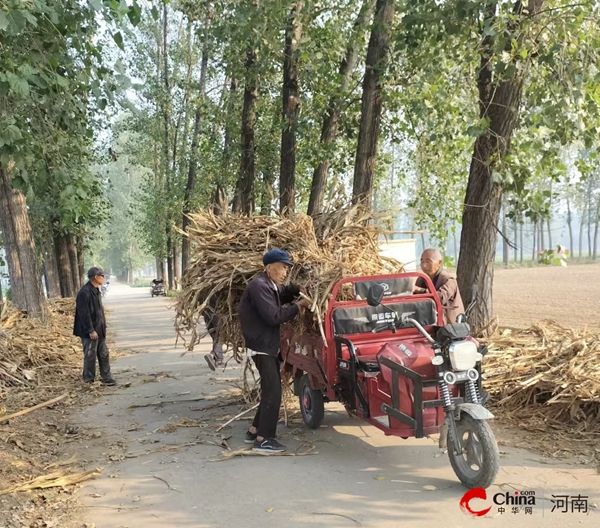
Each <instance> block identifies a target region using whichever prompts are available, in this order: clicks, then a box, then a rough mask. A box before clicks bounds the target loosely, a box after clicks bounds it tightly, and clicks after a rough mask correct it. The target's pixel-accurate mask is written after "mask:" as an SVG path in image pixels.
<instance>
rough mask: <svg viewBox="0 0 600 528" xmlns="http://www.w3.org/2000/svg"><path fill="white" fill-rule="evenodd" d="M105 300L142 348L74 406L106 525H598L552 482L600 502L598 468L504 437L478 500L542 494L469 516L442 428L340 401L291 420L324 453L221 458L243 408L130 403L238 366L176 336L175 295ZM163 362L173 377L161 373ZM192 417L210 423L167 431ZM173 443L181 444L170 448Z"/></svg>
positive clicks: (195, 392)
mask: <svg viewBox="0 0 600 528" xmlns="http://www.w3.org/2000/svg"><path fill="white" fill-rule="evenodd" d="M106 305H107V307H108V308H109V309H110V310H111V314H112V315H111V319H110V328H111V331H112V332H113V335H114V336H115V337H116V342H117V345H118V346H119V347H121V348H125V349H133V350H137V351H142V352H145V353H142V354H135V355H130V356H128V357H124V358H119V359H118V360H116V361H114V362H113V370H114V374H115V376H116V377H117V379H118V380H119V382H121V384H123V383H125V384H129V383H130V384H131V385H130V386H126V387H123V386H121V387H119V388H117V389H115V390H114V391H112V390H111V389H104V390H106V391H107V395H106V396H105V397H103V398H101V399H100V400H99V401H98V403H97V404H96V405H95V406H93V407H92V408H88V409H85V410H84V411H82V412H81V413H80V414H79V415H78V416H75V417H73V419H74V420H76V421H77V422H78V423H79V424H80V426H81V427H82V429H83V430H84V431H86V435H87V439H86V440H85V441H84V442H83V443H81V444H79V449H80V456H81V457H82V458H83V459H85V460H86V461H87V464H88V466H89V467H96V466H98V465H100V466H103V467H104V468H105V470H104V473H103V476H102V477H101V478H99V479H97V480H93V481H89V482H88V483H86V485H85V487H84V488H83V490H82V492H81V493H80V496H81V497H82V499H83V502H84V504H85V506H86V508H87V511H88V517H89V522H90V523H92V522H93V523H94V524H95V526H96V528H124V527H127V528H165V527H167V528H170V527H207V528H209V527H210V528H213V527H218V528H221V527H223V528H229V527H238V526H239V527H245V528H254V527H257V528H258V527H261V528H265V527H267V528H268V527H273V528H278V527H283V526H285V527H291V528H294V527H301V526H302V527H305V526H307V527H355V526H363V527H369V528H388V527H389V528H392V527H393V528H396V527H398V526H410V527H417V528H419V527H427V528H430V527H431V526H442V525H443V526H448V527H463V526H466V525H469V526H471V525H473V526H475V525H479V526H486V525H494V526H507V527H509V526H510V527H520V526H528V527H530V526H536V527H537V526H549V527H556V528H558V527H561V528H562V527H565V526H598V525H600V514H599V513H598V510H597V509H594V510H592V511H591V512H589V513H588V514H587V515H586V514H583V513H558V512H554V513H550V509H551V508H552V503H551V501H550V500H549V498H550V495H551V494H552V493H554V494H559V493H562V494H569V495H575V494H582V495H587V496H589V497H590V499H589V505H590V506H591V504H592V503H600V500H599V497H598V490H599V489H600V485H599V484H600V479H599V476H598V475H597V473H596V471H595V470H594V469H593V468H587V467H582V466H575V465H569V464H567V463H565V462H557V461H553V460H547V459H544V458H543V457H541V456H540V455H538V454H535V453H532V452H528V451H524V450H518V449H511V448H507V447H501V449H502V452H503V455H502V469H501V471H500V474H499V476H498V479H497V484H496V485H495V486H493V487H492V488H490V489H489V490H488V500H487V501H480V500H479V499H476V500H474V501H473V502H472V503H471V505H472V506H473V508H475V509H480V508H484V507H487V506H489V505H491V504H492V503H491V500H490V497H491V496H493V495H494V494H495V493H501V492H502V493H503V492H509V493H514V490H515V489H517V490H534V491H535V492H536V494H537V496H538V501H537V504H536V506H535V507H534V508H533V513H532V515H526V514H525V513H524V512H520V513H518V514H512V513H511V510H510V508H507V512H506V513H503V514H500V513H499V512H498V510H497V508H498V506H495V507H494V508H492V510H491V511H490V513H489V514H488V515H486V516H485V517H482V518H476V517H471V516H466V515H465V514H463V513H462V512H461V511H460V508H459V500H460V498H461V497H462V495H463V494H464V492H465V489H464V488H463V487H462V486H461V485H460V484H459V483H458V481H457V479H456V477H455V475H454V473H453V472H452V470H451V468H450V465H449V463H448V460H447V457H446V456H445V455H440V453H439V450H438V449H437V447H436V444H435V442H434V441H433V440H432V439H422V440H415V439H409V440H401V439H398V438H389V437H385V436H384V435H383V434H382V433H381V432H380V431H379V430H377V429H375V428H373V427H371V426H368V425H365V424H364V423H363V422H360V421H358V420H354V419H350V418H348V416H347V415H346V414H345V412H344V411H343V409H342V408H341V407H340V406H337V405H332V406H330V407H329V410H328V412H327V413H326V417H325V422H324V426H323V427H322V428H321V429H319V430H318V431H315V432H313V431H308V430H306V429H305V428H303V427H302V426H299V425H294V426H292V427H291V428H285V427H284V426H283V425H280V428H279V435H280V437H281V440H282V442H283V443H285V444H287V445H288V448H289V450H291V451H293V450H295V449H296V448H298V447H300V446H301V444H306V443H307V442H309V443H312V444H314V445H315V446H316V451H317V452H318V454H316V455H312V456H303V457H294V456H290V457H244V458H241V457H237V458H235V459H233V460H229V461H225V462H211V461H209V459H210V458H213V457H215V456H217V455H219V454H220V453H221V452H222V451H223V449H221V448H220V447H217V446H213V445H206V444H195V442H196V440H197V439H198V438H204V439H205V440H206V439H211V438H212V440H214V437H209V436H203V432H206V431H209V432H211V431H213V432H214V425H213V424H214V423H222V422H223V420H225V415H228V416H229V415H230V416H233V415H235V414H236V413H237V412H238V411H239V407H237V406H230V407H225V408H221V409H219V408H217V409H215V408H214V403H215V402H210V401H208V402H207V401H197V402H189V401H187V402H183V403H174V404H173V403H164V404H162V405H151V406H147V407H137V408H129V406H130V405H132V404H137V405H144V404H148V403H153V404H156V403H159V402H161V401H163V402H168V401H174V400H186V399H187V400H189V399H193V398H194V397H200V396H209V397H210V396H214V395H221V396H223V395H226V394H227V393H228V391H229V390H231V383H230V382H231V381H232V380H235V379H236V378H238V377H239V376H240V370H239V369H238V368H237V367H236V368H228V369H227V370H226V371H225V372H218V373H216V374H215V373H212V372H211V371H209V369H208V368H207V366H206V363H205V361H204V359H203V355H204V354H205V353H206V352H207V351H208V346H206V345H205V346H201V347H199V348H198V350H197V351H195V352H194V353H193V354H191V353H188V354H186V355H184V356H182V355H181V352H182V351H183V349H182V348H181V346H179V347H176V346H175V345H174V341H175V339H174V332H173V323H172V318H173V312H172V311H170V310H169V309H168V305H169V300H167V299H162V298H160V299H159V298H153V299H151V298H150V295H149V294H148V291H147V290H146V289H131V288H128V287H126V286H121V285H117V284H115V285H114V287H112V289H111V291H110V293H109V296H108V297H107V299H106ZM160 372H163V373H166V374H168V376H172V377H163V376H164V375H165V374H163V376H155V377H153V376H152V374H157V373H160ZM154 378H156V379H157V381H153V379H154ZM218 401H219V400H217V402H218ZM211 405H212V406H213V408H212V409H211V410H208V409H207V410H202V409H203V408H205V407H207V406H211ZM182 418H192V419H194V420H196V421H199V422H203V421H204V422H205V423H206V425H205V427H204V428H198V427H179V428H177V429H176V430H175V431H174V432H165V431H164V430H162V431H159V429H160V428H162V427H164V426H165V425H166V424H167V423H175V422H177V421H179V420H180V419H182ZM247 426H248V422H247V421H237V422H235V423H234V424H233V425H232V426H231V427H227V428H226V429H225V430H224V432H225V433H226V435H231V439H230V440H229V441H228V442H229V445H230V446H231V447H232V448H236V447H241V446H243V445H244V444H243V435H244V432H245V430H246V428H247ZM167 431H168V430H167ZM94 437H99V438H94ZM184 444H192V445H189V446H187V447H185V446H184V447H181V446H183V445H184ZM166 446H169V447H171V448H173V449H172V450H169V451H165V450H164V449H165V447H166ZM145 453H147V454H145ZM542 494H544V495H545V499H544V500H541V496H542Z"/></svg>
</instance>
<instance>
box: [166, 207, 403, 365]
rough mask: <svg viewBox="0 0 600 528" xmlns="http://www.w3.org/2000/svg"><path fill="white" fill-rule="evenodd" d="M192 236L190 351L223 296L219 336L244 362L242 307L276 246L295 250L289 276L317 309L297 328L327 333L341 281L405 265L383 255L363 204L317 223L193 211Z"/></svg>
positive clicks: (183, 314)
mask: <svg viewBox="0 0 600 528" xmlns="http://www.w3.org/2000/svg"><path fill="white" fill-rule="evenodd" d="M190 219H191V225H190V227H189V230H188V236H189V238H190V240H191V243H192V247H193V253H192V262H191V264H190V266H189V268H188V269H187V270H186V272H185V274H184V276H183V279H182V285H183V288H182V292H181V294H180V295H179V297H178V301H177V305H176V316H175V325H176V328H177V332H178V334H179V335H180V336H181V337H182V338H183V339H184V341H185V342H186V346H187V348H188V349H189V350H192V349H193V348H194V346H195V345H196V344H197V343H198V342H199V341H200V338H201V337H203V335H204V334H203V333H202V332H201V331H200V330H199V323H200V319H201V317H202V314H203V312H204V310H205V309H206V306H207V303H208V302H209V301H210V299H211V297H213V296H215V297H216V302H217V304H216V310H217V313H219V314H223V315H224V317H221V320H220V324H219V336H220V340H221V341H222V342H223V343H227V344H228V345H229V346H230V347H231V348H232V349H233V351H234V354H235V357H236V359H238V360H241V357H242V355H241V350H242V348H243V338H242V333H241V329H240V326H239V322H238V317H237V311H238V304H239V301H240V299H241V296H242V293H243V291H244V289H245V288H246V286H247V285H248V283H249V282H250V280H252V278H253V277H254V276H255V275H256V274H257V273H259V272H261V271H262V270H263V264H262V257H263V255H264V253H265V252H266V251H267V250H269V249H272V248H281V249H285V250H286V251H288V252H289V253H290V254H291V256H292V260H293V262H294V263H295V265H294V267H293V268H292V270H291V272H290V274H289V276H288V279H289V280H290V282H293V283H297V284H300V285H302V286H304V287H305V288H306V291H307V292H308V295H309V296H310V298H311V300H312V301H313V305H312V312H311V313H310V314H305V317H304V319H302V320H300V319H299V318H297V319H296V321H295V322H294V324H295V325H296V327H297V329H298V331H301V329H304V330H306V329H308V331H312V332H316V333H319V332H320V329H319V327H320V325H321V322H322V314H324V313H325V310H326V305H327V302H328V300H329V297H330V293H331V290H332V288H333V286H334V284H335V283H336V282H337V281H338V280H340V279H341V278H343V277H348V276H352V275H375V274H381V273H390V272H398V271H401V270H402V264H401V263H399V262H398V261H396V260H394V259H389V258H386V257H381V256H380V255H379V246H378V241H379V235H380V234H381V233H382V232H383V231H382V230H380V229H378V228H375V227H373V225H369V223H371V224H372V221H373V220H374V219H373V217H371V216H370V214H368V213H364V212H362V211H361V210H359V209H358V208H352V209H349V210H344V211H340V212H336V213H331V214H328V215H322V216H320V217H319V218H317V219H316V220H315V221H314V222H313V219H312V218H311V217H309V216H306V215H303V214H296V215H293V216H291V217H288V218H280V217H270V216H251V217H243V216H239V215H234V214H226V215H223V216H214V215H213V214H211V213H209V212H204V211H201V212H199V213H196V214H192V215H191V217H190Z"/></svg>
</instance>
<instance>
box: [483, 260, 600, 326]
mask: <svg viewBox="0 0 600 528" xmlns="http://www.w3.org/2000/svg"><path fill="white" fill-rule="evenodd" d="M599 271H600V267H599V266H598V265H594V264H585V265H573V266H567V267H564V268H563V267H560V266H549V267H544V268H541V267H540V268H523V269H496V273H495V276H494V311H495V314H496V316H497V317H498V320H499V321H498V322H499V324H500V326H507V327H514V328H526V327H528V326H531V324H533V323H535V322H537V321H539V320H541V319H554V320H555V321H556V322H557V323H559V324H560V325H562V326H566V327H573V328H583V327H587V328H589V329H590V330H594V331H600V318H599V317H598V301H599V300H600V280H598V272H599Z"/></svg>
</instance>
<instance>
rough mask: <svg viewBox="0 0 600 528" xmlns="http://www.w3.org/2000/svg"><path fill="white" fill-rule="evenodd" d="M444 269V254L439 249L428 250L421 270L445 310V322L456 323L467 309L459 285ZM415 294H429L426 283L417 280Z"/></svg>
mask: <svg viewBox="0 0 600 528" xmlns="http://www.w3.org/2000/svg"><path fill="white" fill-rule="evenodd" d="M441 268H442V254H441V253H440V252H439V251H438V250H437V249H426V250H425V251H423V254H422V255H421V269H422V270H423V273H425V274H426V275H428V276H429V278H430V279H431V282H433V286H434V287H435V289H436V291H437V294H438V296H439V298H440V302H441V303H442V307H443V308H444V322H445V323H455V322H456V318H457V317H458V316H459V315H460V314H464V313H465V308H464V305H463V302H462V298H461V296H460V292H459V291H458V283H457V282H456V279H455V278H454V277H452V275H450V274H449V273H448V272H447V271H444V270H442V269H441ZM413 293H427V288H426V285H425V281H424V280H423V279H417V282H416V283H415V288H414V290H413Z"/></svg>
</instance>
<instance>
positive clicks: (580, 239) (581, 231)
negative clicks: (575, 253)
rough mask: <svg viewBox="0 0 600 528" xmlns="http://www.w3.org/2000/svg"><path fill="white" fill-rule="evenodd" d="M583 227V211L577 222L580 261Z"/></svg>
mask: <svg viewBox="0 0 600 528" xmlns="http://www.w3.org/2000/svg"><path fill="white" fill-rule="evenodd" d="M584 226H585V210H584V211H582V212H581V219H580V221H579V258H580V259H581V256H582V250H583V227H584Z"/></svg>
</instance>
